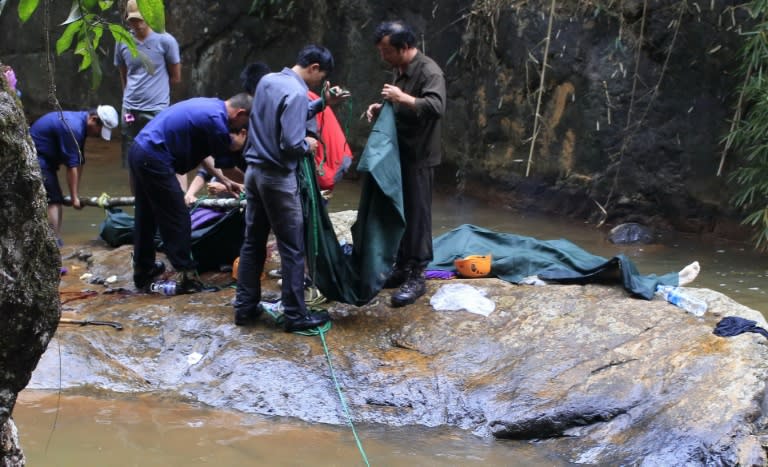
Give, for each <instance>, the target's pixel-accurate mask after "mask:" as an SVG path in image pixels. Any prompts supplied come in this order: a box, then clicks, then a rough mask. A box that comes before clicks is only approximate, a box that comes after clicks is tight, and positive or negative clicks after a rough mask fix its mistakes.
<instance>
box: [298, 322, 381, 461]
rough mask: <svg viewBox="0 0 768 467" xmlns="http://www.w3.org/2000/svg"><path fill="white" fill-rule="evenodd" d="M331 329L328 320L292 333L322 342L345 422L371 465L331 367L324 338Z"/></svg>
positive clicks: (361, 452) (365, 459)
mask: <svg viewBox="0 0 768 467" xmlns="http://www.w3.org/2000/svg"><path fill="white" fill-rule="evenodd" d="M330 329H331V322H330V321H328V322H327V323H325V324H323V325H322V326H318V327H316V328H314V329H309V330H306V331H298V332H295V333H294V334H300V335H302V336H318V335H319V336H320V340H321V341H322V342H323V350H324V351H325V358H326V360H327V361H328V368H330V370H331V378H332V379H333V384H334V385H335V386H336V393H337V394H338V395H339V400H340V401H341V407H342V408H343V409H344V414H345V415H346V416H347V423H349V427H350V428H351V429H352V435H353V436H354V437H355V443H356V444H357V449H358V451H360V455H361V456H363V461H364V462H365V465H367V466H368V467H371V463H370V462H369V461H368V456H367V455H366V454H365V449H363V443H362V442H361V441H360V436H358V434H357V430H355V424H354V423H353V422H352V414H351V413H350V412H349V406H347V401H346V399H345V398H344V393H343V392H342V391H341V384H339V380H338V378H336V372H335V371H334V369H333V362H332V361H331V352H330V351H329V350H328V343H327V342H326V340H325V333H326V332H328V330H330Z"/></svg>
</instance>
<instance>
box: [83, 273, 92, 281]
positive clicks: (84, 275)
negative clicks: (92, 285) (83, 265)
mask: <svg viewBox="0 0 768 467" xmlns="http://www.w3.org/2000/svg"><path fill="white" fill-rule="evenodd" d="M91 277H93V274H91V273H90V272H86V273H85V274H83V275H82V276H80V280H81V281H87V280H88V279H90V278H91Z"/></svg>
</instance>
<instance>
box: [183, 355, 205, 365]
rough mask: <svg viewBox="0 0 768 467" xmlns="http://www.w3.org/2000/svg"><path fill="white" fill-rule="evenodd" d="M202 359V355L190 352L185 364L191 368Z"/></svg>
mask: <svg viewBox="0 0 768 467" xmlns="http://www.w3.org/2000/svg"><path fill="white" fill-rule="evenodd" d="M202 358H203V355H202V354H200V353H197V352H192V353H191V354H189V355H187V363H188V364H189V365H190V366H192V365H194V364H195V363H197V362H199V361H200V359H202Z"/></svg>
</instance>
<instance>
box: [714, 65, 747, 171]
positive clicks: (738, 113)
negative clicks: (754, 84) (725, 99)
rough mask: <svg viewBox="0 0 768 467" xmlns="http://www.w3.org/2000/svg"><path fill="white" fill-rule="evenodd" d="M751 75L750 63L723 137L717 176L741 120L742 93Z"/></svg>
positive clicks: (744, 91)
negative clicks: (731, 117)
mask: <svg viewBox="0 0 768 467" xmlns="http://www.w3.org/2000/svg"><path fill="white" fill-rule="evenodd" d="M751 77H752V64H751V63H750V64H749V67H748V68H747V76H746V77H745V78H744V84H742V85H741V92H740V93H739V101H738V102H737V103H736V110H735V111H734V113H733V120H732V121H731V129H730V130H728V137H727V138H726V139H725V146H724V147H723V153H722V154H721V156H720V165H719V166H718V167H717V176H718V177H719V176H721V175H723V166H724V165H725V156H726V155H727V154H728V150H729V149H731V144H733V135H734V132H735V131H736V125H738V124H739V122H740V121H741V109H742V106H743V105H744V94H746V90H747V83H749V79H750V78H751Z"/></svg>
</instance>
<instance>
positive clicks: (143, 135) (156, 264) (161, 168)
mask: <svg viewBox="0 0 768 467" xmlns="http://www.w3.org/2000/svg"><path fill="white" fill-rule="evenodd" d="M251 103H252V98H251V96H249V95H248V94H246V93H240V94H237V95H235V96H233V97H231V98H229V99H227V100H226V101H222V100H221V99H217V98H206V97H196V98H192V99H187V100H185V101H181V102H178V103H176V104H174V105H172V106H170V107H168V108H167V109H165V110H163V111H162V112H160V113H159V114H158V115H157V116H156V117H155V118H153V119H152V120H151V121H150V122H149V123H148V124H147V126H145V127H144V128H143V129H142V130H141V132H140V133H139V134H138V135H137V136H136V139H135V140H134V144H133V146H131V149H130V152H129V154H128V165H129V168H130V171H131V174H132V176H133V180H134V183H135V185H134V188H135V193H136V199H135V214H136V226H135V231H134V240H133V282H134V285H135V286H136V288H137V289H139V290H143V291H146V290H147V289H148V287H149V285H150V284H151V283H152V281H153V280H154V279H155V278H157V277H158V276H159V275H160V274H162V273H163V272H164V270H165V265H164V264H163V263H162V262H161V261H155V242H154V237H155V231H156V230H157V229H158V228H159V230H160V237H161V238H162V240H163V244H164V245H165V254H166V256H167V257H168V260H169V261H170V262H171V265H172V266H173V268H174V269H175V270H176V272H177V274H176V277H175V278H174V279H175V280H176V293H179V294H181V293H195V292H200V291H202V290H203V285H202V284H201V283H200V281H199V280H197V271H196V263H195V261H194V259H193V258H192V246H191V222H190V218H189V211H188V210H187V206H186V204H185V202H184V191H182V188H181V185H180V184H179V181H178V179H177V178H176V174H185V173H187V172H189V171H190V170H192V169H194V168H195V167H197V166H198V164H200V162H201V161H202V160H203V159H205V158H206V157H207V156H209V155H211V156H213V158H214V160H215V164H216V166H217V167H219V168H222V169H227V170H228V169H231V168H233V167H234V166H235V159H236V153H237V152H238V151H240V150H241V149H242V148H243V146H244V145H245V140H246V137H247V133H246V132H244V131H241V130H242V129H244V128H246V127H247V125H248V115H249V114H250V111H251Z"/></svg>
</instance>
